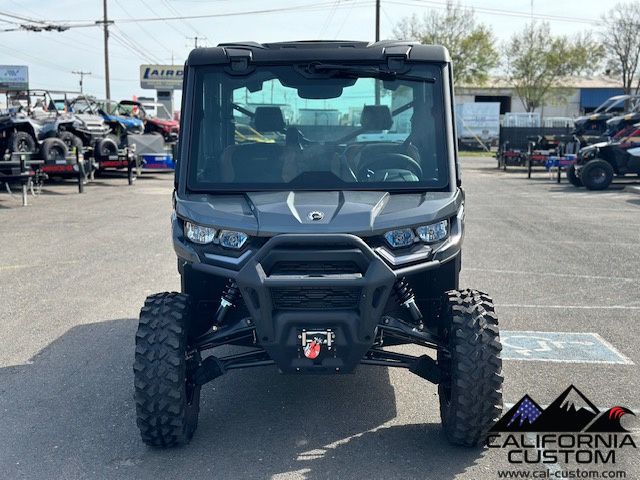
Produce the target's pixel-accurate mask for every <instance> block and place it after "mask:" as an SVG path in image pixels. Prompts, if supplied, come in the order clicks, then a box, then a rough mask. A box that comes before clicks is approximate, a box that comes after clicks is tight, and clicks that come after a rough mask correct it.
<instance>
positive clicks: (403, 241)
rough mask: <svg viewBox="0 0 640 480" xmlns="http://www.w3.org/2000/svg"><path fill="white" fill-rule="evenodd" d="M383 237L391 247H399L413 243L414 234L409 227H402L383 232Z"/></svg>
mask: <svg viewBox="0 0 640 480" xmlns="http://www.w3.org/2000/svg"><path fill="white" fill-rule="evenodd" d="M384 238H385V240H386V241H387V243H388V244H389V245H390V246H391V247H392V248H401V247H408V246H409V245H411V244H413V242H414V241H415V239H416V235H415V233H413V230H411V229H410V228H402V229H399V230H391V231H390V232H387V233H385V234H384Z"/></svg>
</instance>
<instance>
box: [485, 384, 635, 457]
mask: <svg viewBox="0 0 640 480" xmlns="http://www.w3.org/2000/svg"><path fill="white" fill-rule="evenodd" d="M627 415H628V416H635V414H634V413H633V412H632V411H631V410H629V409H628V408H626V407H621V406H614V407H611V408H609V409H608V410H606V411H603V412H601V411H600V410H599V409H598V407H596V406H595V405H594V404H593V403H592V402H591V401H590V400H589V399H588V398H587V397H586V396H585V395H584V394H583V393H582V392H581V391H580V390H578V389H577V388H576V387H574V386H573V385H571V386H570V387H569V388H567V389H566V390H565V391H564V392H562V393H561V394H560V396H559V397H558V398H556V399H555V400H554V401H553V402H552V403H551V404H550V405H549V406H548V407H546V408H542V407H540V405H538V404H537V403H536V402H535V401H534V400H533V399H532V398H531V397H530V396H529V395H525V396H524V397H522V399H521V400H520V401H519V402H518V403H516V404H515V405H514V406H513V407H512V408H511V409H510V410H509V411H508V412H507V413H505V414H504V415H503V416H502V418H501V419H500V420H499V421H498V423H496V424H495V425H494V426H493V428H492V429H491V430H490V432H489V435H488V436H487V441H486V443H487V447H489V448H505V449H508V454H507V458H508V460H509V463H512V464H523V463H526V464H549V463H558V462H563V463H569V462H576V463H581V464H594V463H597V464H608V463H612V464H613V463H616V451H618V450H620V449H623V448H633V449H635V448H637V447H636V444H635V442H634V440H633V438H632V436H631V435H630V434H629V433H630V432H629V431H628V430H627V429H626V428H625V427H624V426H623V425H622V419H623V418H624V417H625V416H627Z"/></svg>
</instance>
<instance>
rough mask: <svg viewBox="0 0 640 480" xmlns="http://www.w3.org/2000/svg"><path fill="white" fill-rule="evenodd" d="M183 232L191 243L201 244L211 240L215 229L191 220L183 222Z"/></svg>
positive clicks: (214, 234)
mask: <svg viewBox="0 0 640 480" xmlns="http://www.w3.org/2000/svg"><path fill="white" fill-rule="evenodd" d="M184 233H185V235H186V236H187V238H188V239H189V240H191V241H192V242H193V243H199V244H201V245H204V244H207V243H211V242H213V239H214V238H215V237H216V229H215V228H211V227H204V226H202V225H197V224H195V223H191V222H184Z"/></svg>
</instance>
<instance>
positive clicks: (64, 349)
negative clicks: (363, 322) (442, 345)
mask: <svg viewBox="0 0 640 480" xmlns="http://www.w3.org/2000/svg"><path fill="white" fill-rule="evenodd" d="M463 175H464V176H463V183H464V185H465V188H466V192H467V232H466V235H467V236H466V240H465V245H464V259H463V278H462V282H461V283H462V286H470V287H474V288H477V289H480V290H484V291H486V292H489V293H490V294H492V295H493V297H494V299H495V301H496V304H497V311H498V315H499V317H500V325H501V329H503V330H505V331H507V332H509V336H507V337H506V339H507V340H508V342H510V343H511V347H510V348H509V349H507V351H506V352H505V353H507V355H506V358H509V359H506V360H505V361H504V376H505V383H504V399H505V402H507V403H511V404H513V403H515V402H517V401H518V400H519V399H520V398H521V397H522V396H523V395H524V394H529V395H530V396H532V397H533V398H535V400H536V401H537V402H538V403H540V404H548V403H550V402H551V401H552V400H554V399H555V398H556V397H557V395H558V394H559V393H560V392H561V391H562V390H564V389H565V388H566V387H567V386H569V385H570V384H572V383H573V384H575V385H576V386H577V387H578V388H579V389H580V390H581V391H582V392H583V393H585V394H586V395H587V396H588V397H589V398H590V399H591V400H592V401H593V402H594V403H596V405H598V406H603V407H606V408H608V407H610V406H613V405H624V406H627V407H629V408H631V409H632V410H634V411H636V412H637V411H638V407H640V400H638V385H640V368H639V367H638V364H639V363H640V350H639V349H638V348H637V343H638V340H639V339H640V330H639V327H638V325H639V324H640V248H639V247H640V233H639V232H640V195H637V194H633V193H629V192H627V191H624V190H622V189H621V188H620V187H617V188H614V189H611V190H607V191H605V192H586V191H585V190H584V189H581V190H578V189H575V188H573V187H572V186H570V185H568V184H567V183H566V181H565V182H564V183H563V184H560V185H558V184H556V183H554V182H552V181H550V179H549V177H548V176H546V175H543V174H537V175H535V177H534V178H533V179H531V180H527V179H526V176H525V175H524V172H523V171H520V172H517V173H516V172H515V171H513V172H502V171H500V170H497V169H496V168H495V161H494V160H492V159H485V158H468V159H464V160H463ZM171 188H172V178H171V176H170V175H160V174H158V175H154V176H144V177H141V178H140V179H139V180H138V181H137V182H136V184H135V185H134V186H133V187H128V186H126V180H124V179H123V178H118V179H105V180H100V181H99V182H97V184H95V185H90V186H88V187H87V192H86V193H85V194H84V195H78V194H77V193H76V191H77V190H76V186H75V184H73V183H71V182H70V183H68V184H59V185H55V186H47V187H45V191H44V192H43V194H42V195H41V197H39V198H37V199H35V200H33V201H32V205H30V206H29V207H27V208H21V207H19V206H18V203H17V202H16V201H15V200H13V199H11V198H10V197H9V196H8V195H6V194H2V195H0V225H1V226H0V240H1V242H0V244H1V245H2V248H0V284H1V285H2V287H1V289H0V297H1V301H0V309H1V310H0V339H1V345H2V348H1V349H0V477H1V478H7V479H18V478H48V479H54V478H56V479H57V478H59V479H75V478H92V479H93V478H108V479H113V478H136V479H145V478H153V479H162V478H193V479H198V478H216V479H218V478H221V479H227V478H228V479H253V478H256V479H262V478H274V479H298V478H299V479H324V478H326V479H346V478H363V479H364V478H367V479H369V478H376V479H378V478H379V479H388V478H402V479H421V478H433V479H439V480H444V479H454V478H455V479H493V478H496V472H497V470H498V469H501V468H506V467H507V466H508V465H507V461H506V456H505V454H504V452H503V451H501V450H487V449H482V448H477V449H463V448H453V447H451V446H449V445H448V444H447V443H446V440H445V438H444V436H443V435H442V433H441V431H440V425H439V422H440V418H439V413H438V400H437V395H436V392H437V390H436V387H435V386H433V385H431V384H429V383H427V382H426V381H422V380H420V379H419V378H418V377H415V376H413V375H412V374H411V373H409V372H407V371H401V370H394V371H387V370H385V369H378V368H375V367H365V366H363V367H361V368H360V369H359V371H358V372H357V373H356V374H354V375H348V376H344V377H292V376H281V375H279V374H278V373H277V372H276V370H275V368H271V367H267V368H262V369H259V370H249V371H240V372H232V373H230V374H228V375H226V376H223V377H221V378H219V379H217V380H216V381H214V382H213V383H211V384H208V385H206V386H205V387H204V388H203V393H202V408H201V415H200V424H199V427H198V431H197V432H196V434H195V437H194V439H193V441H192V443H191V444H190V445H189V446H187V447H184V448H179V449H174V450H168V451H160V450H154V449H150V448H147V447H145V446H144V445H143V444H142V442H141V441H140V439H139V436H138V430H137V427H136V425H135V418H134V403H133V372H132V361H133V352H134V350H133V342H134V333H135V329H136V317H137V314H138V311H139V308H140V306H141V305H142V302H143V301H144V298H145V296H146V295H148V294H150V293H153V292H158V291H163V290H176V289H178V288H179V277H178V274H177V271H176V262H175V257H174V253H173V251H172V247H171V243H170V236H169V228H170V225H169V215H170V211H171V197H170V193H171ZM517 332H542V333H535V334H530V337H531V338H529V339H528V340H527V339H526V338H523V337H518V333H517ZM544 332H573V333H575V332H583V333H588V334H597V335H592V336H591V338H593V339H596V340H597V342H596V343H598V345H599V347H598V348H600V347H601V349H602V352H605V353H603V356H602V357H600V356H599V355H600V354H599V353H598V351H596V352H595V353H594V357H593V358H592V359H586V360H585V359H581V357H580V351H581V348H580V347H579V346H580V344H572V343H571V342H572V341H575V340H571V339H572V338H574V337H572V336H571V335H565V336H559V337H554V338H555V340H553V339H551V340H549V339H546V340H545V333H544ZM580 338H582V337H580ZM558 339H560V340H558ZM601 340H602V341H601ZM580 341H583V342H584V341H585V340H584V338H582V340H580ZM518 342H520V343H518ZM522 342H525V343H522ZM526 342H529V343H526ZM554 342H555V343H554ZM571 345H574V347H571ZM575 345H578V347H575ZM594 348H595V347H594ZM554 349H555V350H554ZM552 350H553V351H552ZM545 352H547V353H545ZM549 352H551V353H549ZM606 352H609V353H608V355H609V356H608V357H607V356H606ZM543 354H544V355H547V354H549V355H551V356H547V357H546V358H545V359H543V360H540V359H541V358H543V357H544V355H543ZM525 357H526V358H525ZM612 359H613V360H612ZM549 360H551V361H549ZM619 467H620V468H625V469H626V471H627V478H640V462H638V455H637V451H635V452H632V453H631V454H627V455H624V456H621V458H620V465H619Z"/></svg>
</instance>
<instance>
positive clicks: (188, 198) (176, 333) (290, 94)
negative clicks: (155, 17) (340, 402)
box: [134, 41, 502, 447]
mask: <svg viewBox="0 0 640 480" xmlns="http://www.w3.org/2000/svg"><path fill="white" fill-rule="evenodd" d="M451 72H452V67H451V62H450V58H449V54H448V52H447V51H446V49H444V48H442V47H439V46H427V45H419V44H413V43H407V42H398V41H394V42H378V43H375V44H367V43H363V42H292V43H272V44H258V43H234V44H222V45H219V46H218V47H216V48H206V49H196V50H194V51H192V52H191V54H190V56H189V58H188V60H187V62H186V65H185V77H184V89H183V98H182V108H183V110H182V116H181V122H182V124H181V128H180V141H179V145H180V151H179V155H180V156H179V161H178V167H177V170H176V175H175V191H174V194H173V202H174V207H175V212H174V214H173V217H172V231H173V246H174V249H175V252H176V254H177V257H178V271H179V273H180V276H181V287H182V288H181V293H175V292H172V293H167V292H165V293H159V294H156V295H152V296H150V297H148V298H147V299H146V301H145V304H144V307H143V308H142V310H141V312H140V321H139V326H138V331H137V334H136V353H135V364H134V372H135V400H136V410H137V423H138V427H139V428H140V432H141V435H142V439H143V441H144V442H145V443H147V444H149V445H152V446H159V447H169V446H174V445H178V444H183V443H186V442H188V441H189V440H190V439H191V437H192V436H193V434H194V431H195V429H196V425H197V420H198V413H199V400H200V390H201V387H202V385H204V384H206V383H207V382H209V381H211V380H213V379H215V378H216V377H218V376H220V375H223V374H225V373H227V372H230V371H232V370H236V369H244V368H251V367H264V366H270V365H274V366H276V367H277V368H278V370H279V371H280V372H282V373H286V374H293V375H305V374H332V375H343V374H348V373H351V372H353V371H354V370H356V369H357V368H367V367H359V366H360V365H367V366H370V365H373V366H380V367H401V368H406V369H408V370H409V371H411V372H413V373H415V374H416V375H418V376H420V377H422V378H424V379H425V380H427V381H430V382H433V383H435V384H437V385H438V392H439V397H440V415H441V419H442V425H443V428H444V431H445V432H446V436H447V437H448V439H449V440H450V441H451V442H452V443H454V444H460V445H469V446H471V445H476V444H479V443H481V442H482V441H483V440H484V437H485V434H486V432H487V431H488V430H489V428H490V427H491V426H492V425H493V424H494V422H495V421H496V420H497V419H498V417H499V415H500V413H501V410H502V391H501V388H502V372H501V370H502V364H501V359H500V350H501V344H500V337H499V333H498V319H497V316H496V313H495V310H494V307H493V302H492V300H491V298H490V297H489V296H488V295H487V294H485V293H482V292H479V291H477V290H469V289H464V290H461V289H459V285H458V280H459V273H460V267H461V246H462V239H463V234H464V212H465V197H464V191H463V190H462V188H461V179H460V172H459V168H458V162H457V151H456V146H455V138H456V136H455V121H454V116H453V98H454V97H453V85H452V73H451ZM240 130H241V131H243V132H244V133H243V134H242V135H239V134H238V132H239V131H240ZM251 132H253V133H251ZM228 345H233V346H237V347H238V348H237V349H235V350H233V349H232V350H229V349H228V348H226V349H223V350H222V351H223V352H224V354H222V353H219V350H218V347H221V346H228ZM398 345H414V347H412V348H411V349H403V350H402V353H399V352H398V350H397V349H394V348H393V347H395V346H398ZM387 347H390V348H387ZM423 348H424V349H431V350H432V351H435V354H434V355H433V356H430V355H426V354H420V353H424V352H421V350H422V349H423ZM416 352H417V353H418V354H417V355H416V354H415V353H416ZM354 408H357V407H355V406H354ZM306 420H309V419H306ZM318 421H319V422H321V421H322V419H318Z"/></svg>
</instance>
